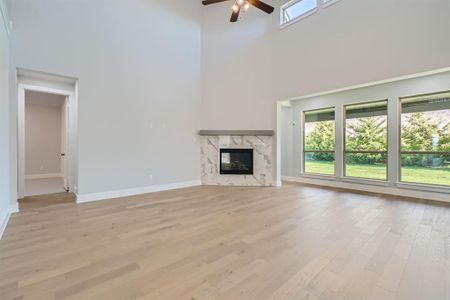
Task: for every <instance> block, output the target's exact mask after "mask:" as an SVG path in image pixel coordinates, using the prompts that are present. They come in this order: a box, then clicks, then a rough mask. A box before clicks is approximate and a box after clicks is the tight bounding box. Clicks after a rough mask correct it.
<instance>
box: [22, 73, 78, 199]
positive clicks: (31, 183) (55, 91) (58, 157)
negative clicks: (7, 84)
mask: <svg viewBox="0 0 450 300" xmlns="http://www.w3.org/2000/svg"><path fill="white" fill-rule="evenodd" d="M26 75H29V74H28V73H27V74H26ZM33 75H34V74H33ZM48 77H50V76H48V75H46V77H45V80H43V79H42V78H39V80H36V79H35V78H31V77H30V76H28V77H26V76H23V75H22V73H21V77H19V76H18V81H19V83H18V124H17V125H18V174H17V175H18V176H17V180H18V199H23V198H24V197H28V196H37V195H48V194H56V193H64V192H74V193H76V189H77V182H76V179H77V178H76V177H77V176H76V174H77V168H76V149H77V147H76V142H77V139H76V129H77V126H76V125H77V122H76V120H77V117H76V113H77V109H76V108H77V105H76V100H77V99H76V85H72V84H66V82H64V84H61V83H60V82H57V81H52V82H50V81H48V82H47V81H46V80H48ZM52 79H53V78H52Z"/></svg>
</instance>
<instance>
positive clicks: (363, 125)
mask: <svg viewBox="0 0 450 300" xmlns="http://www.w3.org/2000/svg"><path fill="white" fill-rule="evenodd" d="M344 160H345V168H344V176H347V177H357V178H366V179H377V180H387V164H386V161H387V100H384V101H376V102H367V103H362V104H354V105H347V106H345V150H344Z"/></svg>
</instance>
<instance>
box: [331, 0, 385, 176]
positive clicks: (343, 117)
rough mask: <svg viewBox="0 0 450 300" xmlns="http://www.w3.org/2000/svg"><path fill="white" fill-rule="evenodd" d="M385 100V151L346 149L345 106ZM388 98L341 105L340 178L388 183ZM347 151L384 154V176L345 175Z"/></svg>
mask: <svg viewBox="0 0 450 300" xmlns="http://www.w3.org/2000/svg"><path fill="white" fill-rule="evenodd" d="M338 1H339V0H338ZM382 101H385V102H386V151H347V109H346V107H347V106H353V105H358V104H370V103H376V102H382ZM388 110H389V99H388V98H384V99H379V100H369V101H359V102H353V103H346V104H343V105H342V130H343V135H342V140H343V141H342V178H343V179H344V180H346V181H347V180H348V181H364V182H374V183H389V111H388ZM347 153H349V154H355V153H367V154H385V155H386V178H385V179H384V180H383V179H375V178H365V177H354V176H347Z"/></svg>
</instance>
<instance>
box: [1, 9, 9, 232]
mask: <svg viewBox="0 0 450 300" xmlns="http://www.w3.org/2000/svg"><path fill="white" fill-rule="evenodd" d="M3 9H4V3H3V1H1V2H0V237H1V234H2V228H3V224H4V222H5V218H6V216H7V214H8V213H9V206H10V187H9V100H8V99H9V37H8V33H7V28H6V24H8V22H9V21H8V20H7V19H6V15H5V18H4V13H5V12H6V10H5V11H3Z"/></svg>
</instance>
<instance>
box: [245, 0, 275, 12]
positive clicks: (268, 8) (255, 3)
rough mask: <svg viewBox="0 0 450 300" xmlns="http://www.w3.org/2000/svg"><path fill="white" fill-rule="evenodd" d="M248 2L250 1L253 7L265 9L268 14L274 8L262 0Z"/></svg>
mask: <svg viewBox="0 0 450 300" xmlns="http://www.w3.org/2000/svg"><path fill="white" fill-rule="evenodd" d="M248 3H250V4H251V5H253V6H254V7H257V8H259V9H260V10H262V11H265V12H266V13H268V14H271V13H273V11H274V9H275V8H274V7H273V6H270V5H269V4H267V3H264V2H262V1H260V0H248Z"/></svg>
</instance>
